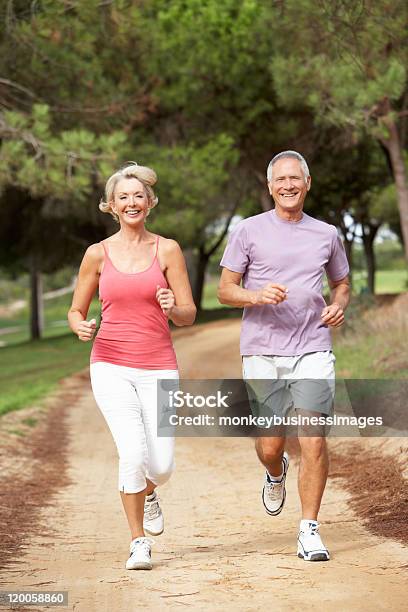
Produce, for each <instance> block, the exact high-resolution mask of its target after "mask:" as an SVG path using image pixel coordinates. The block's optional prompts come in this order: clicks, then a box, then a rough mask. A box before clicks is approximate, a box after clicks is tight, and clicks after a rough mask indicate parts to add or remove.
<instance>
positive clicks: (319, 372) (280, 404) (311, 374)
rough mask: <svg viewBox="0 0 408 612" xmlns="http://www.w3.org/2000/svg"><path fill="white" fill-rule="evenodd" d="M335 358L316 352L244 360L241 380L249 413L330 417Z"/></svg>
mask: <svg viewBox="0 0 408 612" xmlns="http://www.w3.org/2000/svg"><path fill="white" fill-rule="evenodd" d="M335 359H336V358H335V356H334V355H333V353H332V351H317V352H314V353H306V354H304V355H295V356H293V357H292V356H291V357H286V356H280V355H251V356H243V358H242V369H243V378H244V380H245V381H246V384H247V390H248V396H249V399H250V402H251V409H252V413H253V414H254V415H256V416H272V415H276V416H280V417H284V416H286V415H287V414H288V412H289V411H290V410H291V409H292V408H295V409H296V410H298V411H302V412H303V411H307V412H314V413H319V414H322V415H327V416H328V415H331V414H332V413H333V402H334V394H335V372H334V363H335Z"/></svg>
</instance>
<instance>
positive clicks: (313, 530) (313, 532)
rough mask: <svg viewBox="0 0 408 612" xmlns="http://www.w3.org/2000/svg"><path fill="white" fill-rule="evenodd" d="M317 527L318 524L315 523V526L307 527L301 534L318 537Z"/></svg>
mask: <svg viewBox="0 0 408 612" xmlns="http://www.w3.org/2000/svg"><path fill="white" fill-rule="evenodd" d="M319 527H320V523H317V524H316V525H309V527H308V528H307V529H305V530H304V531H302V533H304V534H305V535H313V536H320V534H319Z"/></svg>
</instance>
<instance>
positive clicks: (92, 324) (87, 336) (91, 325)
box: [76, 319, 96, 342]
mask: <svg viewBox="0 0 408 612" xmlns="http://www.w3.org/2000/svg"><path fill="white" fill-rule="evenodd" d="M95 330H96V320H95V319H91V320H90V321H81V322H80V323H79V324H78V327H77V330H76V333H77V336H78V338H79V339H80V340H82V342H89V340H92V338H93V336H94V333H95Z"/></svg>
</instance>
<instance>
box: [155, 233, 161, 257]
mask: <svg viewBox="0 0 408 612" xmlns="http://www.w3.org/2000/svg"><path fill="white" fill-rule="evenodd" d="M159 238H160V236H157V238H156V252H155V254H154V258H155V259H157V253H158V251H159Z"/></svg>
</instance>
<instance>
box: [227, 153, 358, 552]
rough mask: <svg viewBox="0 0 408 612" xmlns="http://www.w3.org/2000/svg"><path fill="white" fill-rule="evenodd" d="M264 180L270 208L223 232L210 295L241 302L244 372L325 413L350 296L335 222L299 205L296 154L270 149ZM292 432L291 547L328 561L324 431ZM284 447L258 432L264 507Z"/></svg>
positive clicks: (278, 477)
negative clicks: (326, 291) (338, 330)
mask: <svg viewBox="0 0 408 612" xmlns="http://www.w3.org/2000/svg"><path fill="white" fill-rule="evenodd" d="M267 181H268V189H269V192H270V194H271V196H272V198H273V200H274V202H275V209H273V210H270V211H268V212H265V213H262V214H259V215H256V216H254V217H250V218H248V219H245V220H243V221H241V222H240V223H239V224H238V225H237V227H236V228H235V230H234V231H233V232H232V233H231V236H230V239H229V241H228V245H227V247H226V249H225V253H224V256H223V258H222V261H221V266H222V267H223V271H222V275H221V280H220V285H219V291H218V297H219V300H220V302H221V303H222V304H228V305H229V306H235V307H244V315H243V321H242V329H241V355H242V362H243V375H244V378H245V379H247V380H256V379H263V380H266V379H269V380H274V381H279V383H277V384H278V385H281V387H280V389H281V391H282V392H283V394H285V393H286V394H287V396H289V397H290V401H291V403H292V405H293V404H294V407H295V409H296V410H297V411H298V413H299V414H302V413H304V412H305V411H306V412H308V413H309V414H311V413H312V414H329V413H330V410H331V409H332V404H333V395H334V391H333V382H334V361H335V358H334V355H333V353H332V351H331V336H330V329H329V328H330V327H339V326H340V325H342V324H343V322H344V311H345V309H346V307H347V305H348V302H349V294H350V286H349V280H348V273H349V266H348V262H347V258H346V254H345V251H344V248H343V245H342V242H341V240H340V238H339V236H338V234H337V230H336V228H335V227H334V226H333V225H329V224H327V223H324V222H322V221H318V220H317V219H313V218H312V217H310V216H309V215H307V214H306V213H304V212H303V205H304V201H305V198H306V195H307V192H308V191H309V189H310V186H311V178H310V173H309V169H308V166H307V163H306V161H305V159H304V158H303V157H302V155H300V154H299V153H297V152H296V151H284V152H282V153H279V154H278V155H276V156H275V157H274V158H273V159H272V160H271V162H270V163H269V166H268V170H267ZM324 272H326V274H327V277H328V282H329V286H330V289H331V300H330V305H329V306H326V303H325V301H324V299H323V296H322V285H323V274H324ZM241 281H242V287H241ZM307 379H308V380H309V382H310V381H311V380H312V379H316V380H315V382H316V383H318V382H319V381H321V382H322V384H323V386H324V387H325V390H323V392H317V393H316V394H315V395H313V392H312V393H311V394H310V393H306V392H305V381H306V380H307ZM317 379H318V380H317ZM302 381H303V383H302ZM302 384H303V386H302ZM306 387H307V384H306ZM332 391H333V393H332ZM271 395H274V396H276V394H275V393H274V392H273V393H271ZM283 397H284V395H283V396H282V395H281V398H280V401H281V403H282V401H283V400H282V398H283ZM275 399H276V397H275ZM278 403H279V402H278ZM312 404H314V405H312ZM281 408H282V406H281ZM299 434H300V435H299V443H300V449H301V460H300V467H299V479H298V483H299V495H300V500H301V505H302V520H301V522H300V528H299V535H298V549H297V552H298V556H299V557H301V558H303V559H304V560H306V561H326V560H329V558H330V556H329V552H328V550H327V549H326V547H325V546H324V544H323V542H322V540H321V537H320V535H319V524H318V522H317V516H318V512H319V509H320V504H321V499H322V496H323V491H324V488H325V484H326V480H327V473H328V454H327V446H326V439H325V437H324V436H323V435H322V434H320V432H318V435H301V434H302V432H301V431H300V432H299ZM284 448H285V437H284V432H283V431H281V432H279V433H278V435H276V432H275V435H274V436H273V437H271V436H269V437H266V436H265V437H259V438H257V440H256V452H257V454H258V457H259V459H260V461H261V462H262V464H263V465H264V466H265V468H266V474H265V482H264V486H263V490H262V500H263V503H264V506H265V509H266V511H267V513H268V514H270V515H272V516H276V515H277V514H279V513H280V512H281V511H282V508H283V506H284V503H285V497H286V490H285V479H286V474H287V470H288V467H289V457H288V455H287V453H285V452H284Z"/></svg>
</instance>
